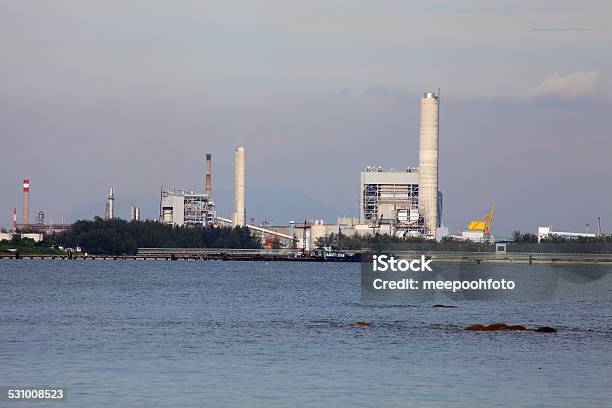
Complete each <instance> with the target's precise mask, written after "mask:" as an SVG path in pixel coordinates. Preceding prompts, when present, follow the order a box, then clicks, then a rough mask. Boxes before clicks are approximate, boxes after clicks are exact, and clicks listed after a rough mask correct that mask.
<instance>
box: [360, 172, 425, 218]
mask: <svg viewBox="0 0 612 408" xmlns="http://www.w3.org/2000/svg"><path fill="white" fill-rule="evenodd" d="M359 200H360V205H359V211H360V212H359V220H360V223H361V224H373V223H377V224H399V223H401V224H405V225H406V226H409V225H411V226H413V227H414V228H415V230H416V229H418V227H419V225H420V224H419V173H418V170H417V169H416V168H414V167H411V168H408V169H406V170H405V171H401V170H383V169H382V168H381V167H376V166H368V167H366V169H365V171H362V172H361V183H360V194H359Z"/></svg>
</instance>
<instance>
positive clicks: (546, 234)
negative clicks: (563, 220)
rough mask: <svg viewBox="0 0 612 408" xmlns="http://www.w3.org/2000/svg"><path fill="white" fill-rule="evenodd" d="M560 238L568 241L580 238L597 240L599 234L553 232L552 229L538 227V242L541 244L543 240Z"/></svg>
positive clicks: (549, 227)
mask: <svg viewBox="0 0 612 408" xmlns="http://www.w3.org/2000/svg"><path fill="white" fill-rule="evenodd" d="M553 237H560V238H567V239H578V238H595V237H597V234H591V233H589V232H562V231H553V229H552V227H551V226H550V225H549V226H546V227H538V242H541V241H542V240H543V239H548V238H553Z"/></svg>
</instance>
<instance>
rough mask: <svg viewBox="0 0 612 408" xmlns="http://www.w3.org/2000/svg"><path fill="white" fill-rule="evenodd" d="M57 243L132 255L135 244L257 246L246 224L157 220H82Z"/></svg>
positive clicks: (100, 251) (148, 245)
mask: <svg viewBox="0 0 612 408" xmlns="http://www.w3.org/2000/svg"><path fill="white" fill-rule="evenodd" d="M54 240H55V241H56V242H57V244H59V245H62V246H64V247H67V248H68V247H70V248H76V247H81V248H82V250H83V251H84V252H88V253H92V254H108V255H123V254H127V255H132V254H135V253H136V252H137V251H138V248H259V247H260V246H261V243H260V242H259V239H258V238H256V237H253V236H252V235H251V234H250V232H249V230H248V228H246V227H234V228H231V227H195V228H188V227H173V226H171V225H166V224H162V223H160V222H157V221H130V222H127V221H125V220H121V219H114V220H103V219H101V218H99V217H96V218H95V219H94V220H93V221H90V220H81V221H77V222H75V223H74V224H72V227H71V228H70V229H69V230H68V231H66V232H64V233H61V234H58V235H55V237H54Z"/></svg>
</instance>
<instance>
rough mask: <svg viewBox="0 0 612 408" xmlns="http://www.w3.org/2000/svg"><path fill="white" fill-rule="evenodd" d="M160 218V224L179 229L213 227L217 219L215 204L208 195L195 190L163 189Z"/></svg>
mask: <svg viewBox="0 0 612 408" xmlns="http://www.w3.org/2000/svg"><path fill="white" fill-rule="evenodd" d="M159 217H160V222H162V223H164V224H170V225H174V226H179V227H180V226H187V227H195V226H205V225H212V224H213V223H214V222H215V219H216V213H215V203H214V202H213V201H212V200H211V199H210V198H209V197H208V196H207V195H206V194H198V193H196V192H195V191H194V190H190V191H185V190H177V189H170V188H167V187H162V188H161V194H160V205H159Z"/></svg>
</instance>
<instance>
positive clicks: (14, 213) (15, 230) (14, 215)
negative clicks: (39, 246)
mask: <svg viewBox="0 0 612 408" xmlns="http://www.w3.org/2000/svg"><path fill="white" fill-rule="evenodd" d="M16 232H17V209H16V208H13V233H16Z"/></svg>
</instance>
